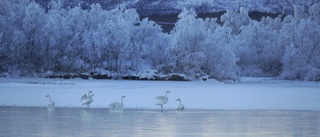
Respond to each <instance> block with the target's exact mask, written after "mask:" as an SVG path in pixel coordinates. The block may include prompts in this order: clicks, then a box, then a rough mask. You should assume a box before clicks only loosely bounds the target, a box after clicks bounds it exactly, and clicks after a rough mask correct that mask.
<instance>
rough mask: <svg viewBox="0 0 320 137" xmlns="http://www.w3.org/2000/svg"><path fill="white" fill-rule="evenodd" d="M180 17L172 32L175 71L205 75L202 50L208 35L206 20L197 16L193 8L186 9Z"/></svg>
mask: <svg viewBox="0 0 320 137" xmlns="http://www.w3.org/2000/svg"><path fill="white" fill-rule="evenodd" d="M178 17H179V20H178V21H177V23H176V25H175V28H174V30H173V31H172V32H171V34H170V37H171V39H172V40H171V42H170V48H171V49H170V50H171V52H172V53H171V57H172V61H173V64H172V65H174V66H172V67H173V71H174V72H177V73H184V74H187V75H190V76H196V75H203V72H202V70H201V65H202V63H203V61H204V58H205V57H204V54H203V52H202V51H203V45H204V42H205V35H206V31H205V23H204V20H203V19H200V18H196V13H195V11H194V10H192V9H191V10H187V9H184V10H183V11H182V12H181V13H180V14H179V16H178Z"/></svg>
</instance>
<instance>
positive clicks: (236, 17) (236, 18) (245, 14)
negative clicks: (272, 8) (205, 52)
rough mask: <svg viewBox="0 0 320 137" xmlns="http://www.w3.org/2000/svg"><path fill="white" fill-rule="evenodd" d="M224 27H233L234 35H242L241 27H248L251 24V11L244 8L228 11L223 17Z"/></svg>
mask: <svg viewBox="0 0 320 137" xmlns="http://www.w3.org/2000/svg"><path fill="white" fill-rule="evenodd" d="M221 21H222V22H223V26H225V27H231V28H232V33H233V34H239V33H240V27H241V26H246V25H248V24H249V23H250V21H251V19H250V17H249V11H248V10H247V9H245V8H243V7H241V8H240V10H239V11H238V12H237V11H231V10H227V12H226V13H225V14H223V15H222V16H221Z"/></svg>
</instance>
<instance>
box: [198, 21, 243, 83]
mask: <svg viewBox="0 0 320 137" xmlns="http://www.w3.org/2000/svg"><path fill="white" fill-rule="evenodd" d="M206 24H208V26H207V27H208V28H207V31H208V34H207V38H206V40H205V43H204V46H203V47H204V49H203V53H204V55H205V59H204V62H203V65H202V66H201V67H202V69H203V71H204V72H205V74H206V75H208V76H209V77H212V78H215V79H218V80H226V79H233V80H236V79H237V77H238V66H237V61H238V58H237V57H236V55H235V53H234V51H233V50H232V44H233V39H234V38H233V35H231V33H232V28H229V27H222V26H219V25H218V24H217V23H216V19H211V20H209V19H207V20H206Z"/></svg>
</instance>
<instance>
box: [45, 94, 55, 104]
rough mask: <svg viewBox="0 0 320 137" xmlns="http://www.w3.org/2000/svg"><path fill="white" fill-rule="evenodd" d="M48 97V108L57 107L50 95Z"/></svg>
mask: <svg viewBox="0 0 320 137" xmlns="http://www.w3.org/2000/svg"><path fill="white" fill-rule="evenodd" d="M46 97H47V98H49V103H48V107H54V106H55V105H56V103H55V102H54V101H52V100H51V97H50V95H46Z"/></svg>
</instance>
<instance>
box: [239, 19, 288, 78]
mask: <svg viewBox="0 0 320 137" xmlns="http://www.w3.org/2000/svg"><path fill="white" fill-rule="evenodd" d="M263 20H264V19H263ZM272 22H274V20H272V19H269V21H268V23H265V21H261V22H257V21H251V23H250V24H249V25H247V26H242V27H241V33H240V34H239V35H237V36H236V39H237V40H236V42H237V44H236V45H235V47H234V48H235V50H236V51H237V52H236V54H237V56H238V57H239V58H240V61H239V66H240V68H241V73H242V74H241V75H245V76H277V75H279V73H280V72H281V57H282V53H283V47H282V45H281V41H280V39H279V38H280V34H279V33H278V31H277V30H276V29H273V28H272V27H273V26H269V25H266V24H269V23H272Z"/></svg>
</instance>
